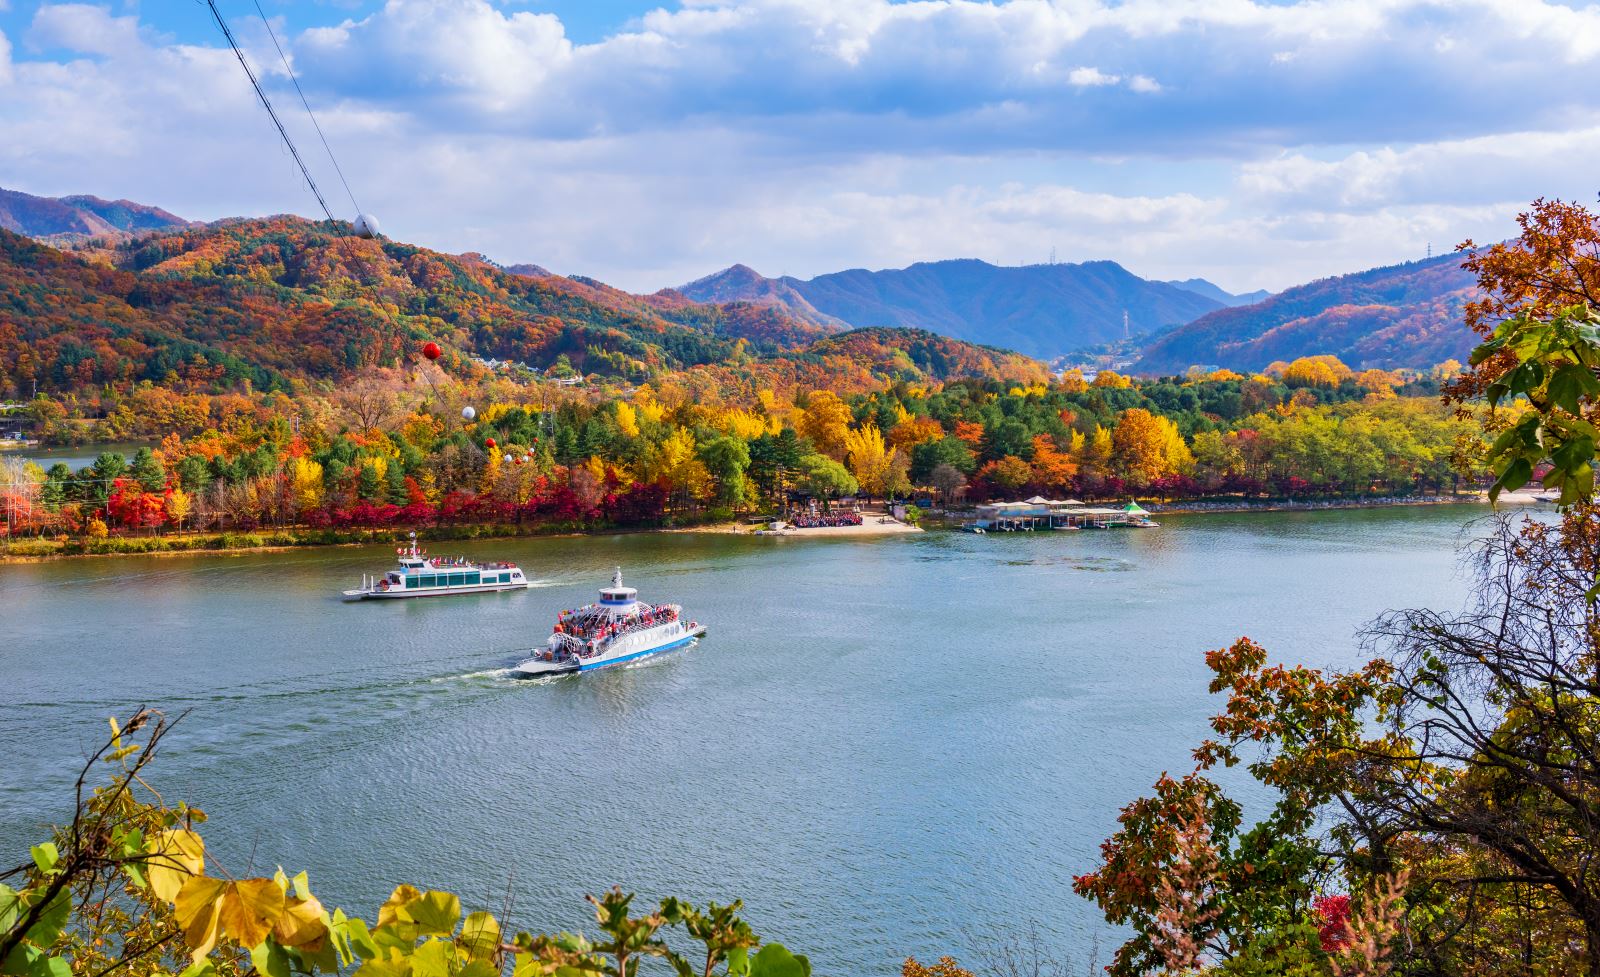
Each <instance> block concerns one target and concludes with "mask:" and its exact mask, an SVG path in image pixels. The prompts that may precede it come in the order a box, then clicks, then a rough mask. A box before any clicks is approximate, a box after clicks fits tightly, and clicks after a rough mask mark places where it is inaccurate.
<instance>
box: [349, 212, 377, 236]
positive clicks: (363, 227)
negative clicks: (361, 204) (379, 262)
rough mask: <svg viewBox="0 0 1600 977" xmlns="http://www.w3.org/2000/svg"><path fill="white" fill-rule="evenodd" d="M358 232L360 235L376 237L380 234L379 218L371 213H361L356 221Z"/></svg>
mask: <svg viewBox="0 0 1600 977" xmlns="http://www.w3.org/2000/svg"><path fill="white" fill-rule="evenodd" d="M355 229H356V234H357V235H358V236H360V237H365V238H374V237H377V236H378V233H379V232H378V219H377V218H376V217H374V216H372V215H371V214H359V215H357V216H356V222H355Z"/></svg>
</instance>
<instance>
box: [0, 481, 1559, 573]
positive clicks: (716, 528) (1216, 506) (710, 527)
mask: <svg viewBox="0 0 1600 977" xmlns="http://www.w3.org/2000/svg"><path fill="white" fill-rule="evenodd" d="M1488 504H1489V499H1488V494H1487V493H1485V492H1473V493H1464V494H1461V495H1456V496H1416V497H1403V496H1399V497H1390V498H1381V499H1331V500H1325V501H1320V502H1293V501H1289V500H1276V501H1269V500H1263V501H1261V502H1244V501H1238V502H1220V503H1209V504H1208V503H1187V504H1186V503H1175V504H1173V505H1171V506H1164V505H1163V506H1160V507H1159V508H1151V509H1150V514H1151V515H1152V516H1157V517H1159V516H1164V515H1174V516H1177V515H1211V514H1230V513H1252V512H1325V511H1329V510H1335V509H1389V508H1398V507H1402V506H1435V505H1488ZM1539 504H1547V503H1546V501H1545V500H1543V499H1539V498H1535V497H1534V496H1533V495H1532V494H1531V493H1525V492H1518V493H1511V492H1508V493H1506V494H1504V495H1502V496H1501V497H1500V501H1499V503H1498V505H1500V506H1523V505H1539ZM876 519H877V517H871V518H869V519H868V520H867V521H865V522H863V523H862V524H861V525H859V526H816V527H812V528H809V529H794V528H790V529H788V530H785V531H783V532H779V533H767V534H763V535H762V536H761V537H760V538H762V539H767V538H781V539H871V538H881V537H886V536H908V535H912V534H915V533H922V532H926V531H927V530H926V529H925V528H924V527H922V526H911V525H908V524H906V523H902V522H895V521H888V522H878V521H876ZM961 521H962V520H961V518H959V517H958V518H956V519H951V518H949V517H945V518H943V519H935V523H936V525H937V526H938V527H939V528H941V529H949V530H955V529H957V528H959V527H960V525H961ZM759 528H762V527H758V526H747V525H745V524H741V523H737V522H717V523H706V524H704V525H696V526H661V527H655V528H648V529H639V528H632V529H630V528H608V529H596V530H556V531H551V532H528V533H503V534H486V535H482V536H444V537H429V536H426V535H422V536H420V537H419V538H422V539H425V540H427V541H428V542H430V543H432V544H435V545H437V544H442V543H447V542H459V543H464V544H472V543H477V542H497V541H503V540H511V539H532V538H563V537H574V536H625V535H633V534H645V533H706V534H711V535H722V536H744V537H752V538H754V537H755V536H756V531H757V529H759ZM288 532H289V531H286V530H277V531H270V532H269V533H267V534H264V535H270V536H276V537H278V538H279V539H281V537H282V536H283V535H286V534H287V533H288ZM396 532H397V533H398V531H396ZM222 535H235V534H222ZM238 535H245V536H250V535H254V534H238ZM113 538H115V539H128V540H135V539H152V538H153V539H156V540H170V541H171V542H172V543H174V544H182V543H186V542H193V543H194V544H195V545H188V546H185V545H173V546H170V547H166V548H160V549H149V550H142V551H141V550H137V549H126V550H108V551H104V552H93V551H82V550H79V551H76V552H59V551H58V552H49V553H12V552H8V551H5V550H0V566H6V565H10V564H28V563H44V562H48V561H51V560H69V559H83V558H90V557H126V556H146V557H183V556H241V555H245V554H250V553H287V552H291V551H294V550H305V549H321V548H332V547H355V546H377V545H393V544H394V543H395V542H396V541H398V540H400V538H401V537H400V535H394V536H389V537H384V536H381V535H374V536H373V537H371V538H367V539H349V540H327V541H321V540H303V541H292V542H280V541H279V539H274V540H272V541H270V542H268V541H265V540H263V542H262V543H261V544H260V545H247V546H208V545H205V544H206V543H207V542H211V541H214V540H216V539H217V538H218V537H216V536H210V537H204V536H203V537H172V536H157V537H143V536H125V537H113ZM21 542H23V543H29V542H31V539H30V540H22V541H21ZM47 542H49V543H50V544H52V545H53V544H54V541H47ZM81 543H82V541H81V540H71V541H69V542H67V543H65V544H62V545H63V546H65V547H72V546H77V545H81Z"/></svg>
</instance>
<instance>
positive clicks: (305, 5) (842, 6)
mask: <svg viewBox="0 0 1600 977" xmlns="http://www.w3.org/2000/svg"><path fill="white" fill-rule="evenodd" d="M220 3H221V6H222V9H223V10H224V13H225V14H226V16H227V17H228V18H229V20H230V23H231V24H232V25H233V27H234V28H235V31H236V33H238V35H239V36H240V37H241V39H242V40H243V41H244V43H245V45H246V49H247V55H248V56H249V58H250V59H251V61H252V64H254V65H255V66H256V67H257V68H258V70H260V71H261V72H262V74H263V77H264V78H265V79H266V81H267V84H268V86H269V88H270V90H271V92H272V95H273V97H274V100H275V101H276V102H277V104H278V106H279V108H280V110H281V111H282V112H283V114H284V116H285V118H286V121H288V123H289V124H290V126H291V128H292V129H293V130H294V133H295V135H296V138H297V141H298V142H299V144H300V147H301V149H302V150H303V151H304V152H305V153H306V155H307V157H308V159H309V160H310V161H311V164H312V166H313V169H314V170H315V172H316V175H317V179H318V182H319V184H320V185H321V186H322V188H323V190H324V192H325V194H326V195H327V196H328V197H329V198H330V202H333V203H334V204H335V210H336V212H337V213H340V214H341V215H343V214H344V212H345V211H348V210H350V209H352V208H351V206H350V204H349V202H348V200H347V199H345V196H344V194H343V192H342V190H341V189H340V188H339V186H338V183H337V180H336V179H335V177H334V175H333V170H332V166H331V165H330V164H329V162H328V160H327V159H326V157H325V156H323V155H322V153H321V150H320V146H318V145H317V143H316V141H315V138H314V135H313V134H312V133H311V132H310V129H309V123H308V122H307V121H306V120H305V116H304V113H303V112H302V111H300V110H299V107H298V104H297V103H296V101H295V99H294V96H293V92H292V89H290V88H289V87H288V79H287V76H286V73H285V72H284V71H283V69H282V66H281V65H280V64H278V62H277V56H276V53H275V52H274V51H273V50H272V47H271V44H270V41H269V40H268V38H267V35H266V32H265V30H264V28H263V26H262V24H261V22H260V20H259V18H258V17H257V15H256V8H255V5H254V0H220ZM261 5H262V7H263V8H264V10H265V11H266V13H267V15H268V17H269V18H271V20H272V23H273V25H274V28H275V30H276V31H277V32H278V35H279V37H280V39H281V40H282V41H283V42H284V45H285V47H286V48H287V50H288V52H289V55H290V58H291V61H292V64H293V66H294V69H295V71H296V73H297V74H298V75H299V77H300V80H301V83H302V85H303V86H304V88H305V90H306V92H307V95H308V96H309V98H310V99H311V102H312V105H313V107H314V108H315V109H316V110H317V113H318V117H319V119H320V120H321V122H322V125H323V129H324V130H325V131H326V133H327V135H328V138H329V141H330V142H331V144H332V145H333V147H334V149H335V151H336V152H337V154H338V156H339V160H340V163H341V165H342V167H343V169H344V171H345V173H346V175H347V176H349V178H350V183H351V188H352V190H353V192H354V194H355V196H356V198H357V199H358V200H359V201H360V202H361V205H362V207H363V208H364V209H366V210H368V211H370V212H372V213H374V214H376V215H377V216H378V217H379V219H380V220H381V221H382V223H383V226H384V229H385V230H386V231H387V232H388V233H390V234H391V235H393V236H394V237H396V238H399V239H401V240H406V241H412V242H416V243H420V244H425V245H428V246H431V247H436V248H440V249H443V250H449V251H466V250H477V251H482V252H484V253H486V254H488V255H490V256H491V257H494V258H496V259H498V260H501V261H504V262H519V261H532V262H537V263H539V264H542V265H545V266H547V267H550V268H552V269H553V270H556V271H561V272H566V273H582V274H587V275H592V276H594V277H597V278H601V279H604V280H606V281H610V282H613V283H615V284H618V285H620V286H623V287H626V288H631V289H635V290H653V289H655V288H659V287H663V286H667V285H672V284H677V283H680V282H683V281H686V280H688V279H691V278H694V277H698V276H700V275H703V274H706V273H709V272H711V271H714V270H716V269H717V268H720V267H722V266H725V265H727V264H730V263H732V262H735V261H742V262H745V263H747V264H750V265H752V266H753V267H755V268H756V269H757V270H759V271H762V272H763V273H766V274H769V275H776V274H784V273H788V274H796V275H801V276H809V275H814V274H818V273H822V272H827V271H833V270H838V269H841V268H846V267H859V266H865V267H889V266H899V265H904V264H907V263H910V262H912V261H917V260H928V259H937V258H946V257H979V258H985V259H987V260H990V261H995V262H998V263H1031V262H1037V261H1043V260H1045V259H1046V258H1047V257H1048V256H1049V254H1050V251H1051V249H1052V248H1054V249H1055V250H1056V252H1057V254H1058V255H1059V256H1060V258H1061V260H1068V261H1076V260H1089V259H1096V258H1112V259H1115V260H1118V261H1121V262H1122V263H1123V264H1125V265H1127V266H1128V267H1129V268H1131V269H1132V270H1134V271H1135V272H1137V273H1139V274H1143V275H1147V276H1150V277H1162V278H1177V277H1189V276H1191V275H1202V276H1205V277H1207V278H1211V279H1212V280H1214V281H1217V282H1218V283H1220V284H1222V285H1223V286H1224V287H1227V288H1232V289H1234V290H1238V291H1244V290H1248V289H1253V288H1257V287H1267V288H1279V287H1283V286H1286V285H1289V284H1293V283H1296V282H1299V281H1304V280H1307V279H1310V278H1314V277H1319V276H1323V275H1329V274H1337V273H1340V272H1344V271H1351V270H1356V269H1359V268H1364V267H1369V266H1371V265H1374V264H1380V263H1388V262H1392V261H1400V260H1406V259H1409V258H1415V257H1420V256H1421V255H1422V254H1423V253H1424V251H1425V249H1426V248H1427V247H1428V246H1429V245H1430V244H1432V246H1433V247H1434V248H1435V249H1441V248H1446V247H1449V246H1452V245H1454V244H1455V243H1457V242H1458V241H1459V240H1461V239H1462V238H1464V237H1468V236H1472V237H1476V238H1479V239H1484V238H1494V237H1497V236H1501V235H1505V234H1507V233H1509V232H1510V230H1511V228H1512V226H1513V218H1514V216H1515V213H1516V211H1517V209H1518V208H1520V207H1522V206H1525V205H1526V204H1527V202H1528V201H1529V200H1531V199H1532V198H1534V197H1536V196H1541V195H1542V196H1562V197H1567V198H1569V199H1579V200H1583V201H1585V202H1591V201H1593V200H1594V196H1595V191H1596V189H1597V187H1596V184H1597V182H1600V181H1597V179H1596V177H1595V176H1594V168H1593V165H1592V160H1594V159H1595V158H1597V156H1600V86H1595V85H1592V84H1588V83H1587V81H1586V80H1587V79H1592V78H1595V77H1600V70H1597V69H1600V9H1597V8H1596V6H1595V5H1593V4H1585V3H1558V2H1554V0H1280V2H1271V3H1268V2H1252V0H995V2H977V0H899V2H890V0H684V2H674V3H666V4H647V3H639V2H624V0H587V2H576V0H524V2H495V0H300V2H296V0H261ZM220 45H221V39H220V37H219V36H218V35H217V33H216V31H215V30H214V29H213V28H212V27H211V26H210V23H209V19H208V14H207V13H206V11H205V8H204V7H203V6H202V5H201V4H200V3H198V2H197V0H141V2H134V0H107V2H102V3H98V4H97V3H53V2H39V0H0V186H5V187H10V188H16V189H22V190H27V191H29V192H33V193H43V194H52V195H54V194H65V193H94V194H98V195H101V196H109V197H127V198H131V199H135V200H140V201H144V202H148V203H154V204H158V205H161V206H164V207H166V208H168V209H170V210H172V211H174V212H176V213H179V214H182V215H184V216H188V217H193V218H197V219H213V218H217V217H224V216H231V215H237V214H264V213H278V212H286V211H287V212H295V213H301V214H312V213H313V212H314V211H315V207H316V205H315V201H314V200H313V199H312V198H311V196H310V194H309V193H308V192H307V190H306V188H305V187H304V186H302V184H301V180H300V178H299V176H298V175H297V173H296V172H295V171H294V169H293V167H292V164H291V163H290V161H289V160H288V158H287V157H286V156H285V155H284V153H283V152H282V150H281V149H280V147H279V146H278V145H277V142H276V135H275V133H274V132H273V131H272V129H271V128H270V125H269V123H268V122H267V119H266V117H265V115H264V114H263V113H262V111H261V110H260V108H259V107H258V106H256V105H255V104H254V102H253V96H252V94H251V92H250V91H249V89H248V87H247V86H246V84H245V82H244V79H243V75H242V74H241V73H240V71H239V68H238V65H237V64H236V63H234V62H233V60H232V55H231V54H230V53H229V52H228V51H227V50H226V48H225V47H222V46H220Z"/></svg>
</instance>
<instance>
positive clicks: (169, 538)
mask: <svg viewBox="0 0 1600 977" xmlns="http://www.w3.org/2000/svg"><path fill="white" fill-rule="evenodd" d="M716 522H717V521H716V520H707V521H706V522H704V523H696V522H693V521H679V522H678V523H676V524H675V525H674V526H671V527H661V528H662V529H665V530H672V529H686V528H694V527H696V526H701V525H706V526H710V525H715V524H716ZM638 531H639V530H638V529H637V527H619V526H595V525H591V524H584V523H547V524H544V525H540V526H537V527H530V526H516V525H511V524H503V525H502V524H484V525H467V526H431V527H428V528H427V529H426V530H419V531H418V534H417V535H418V537H419V538H420V539H422V540H424V541H425V542H428V543H435V542H439V541H444V540H472V539H510V538H515V537H520V536H570V535H574V534H579V533H626V532H638ZM647 531H652V530H647ZM409 532H410V530H409V529H313V528H309V527H290V528H285V529H263V530H257V531H254V532H229V533H166V534H163V535H160V536H103V537H99V538H93V537H83V536H51V537H26V538H19V539H10V540H0V563H22V562H30V561H33V560H49V559H56V558H60V557H70V556H161V555H183V554H190V553H193V554H199V553H248V552H251V551H259V550H281V549H293V548H298V547H307V546H359V545H363V544H368V543H389V544H398V543H401V542H404V541H405V540H406V539H407V538H408V533H409Z"/></svg>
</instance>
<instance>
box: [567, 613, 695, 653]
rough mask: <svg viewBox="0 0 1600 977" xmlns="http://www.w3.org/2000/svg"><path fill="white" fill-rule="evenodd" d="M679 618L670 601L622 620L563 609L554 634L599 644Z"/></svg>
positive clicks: (595, 644)
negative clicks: (590, 615) (597, 617)
mask: <svg viewBox="0 0 1600 977" xmlns="http://www.w3.org/2000/svg"><path fill="white" fill-rule="evenodd" d="M677 619H678V611H677V609H676V608H674V607H672V606H671V605H669V604H659V605H657V606H655V607H650V608H646V609H645V610H643V611H641V612H639V613H638V614H635V615H633V616H631V617H626V618H622V619H620V620H619V619H612V618H601V619H599V620H595V619H593V618H592V617H589V616H586V615H584V614H582V613H581V612H579V611H562V612H561V617H560V619H559V620H558V621H557V622H556V629H555V630H556V634H564V635H567V636H569V637H571V638H575V639H577V640H578V641H584V642H589V643H590V644H591V645H594V646H598V645H602V644H605V643H606V642H608V641H610V640H611V639H612V638H615V637H617V636H618V635H622V634H627V633H629V632H630V631H643V630H644V629H646V628H653V627H655V626H657V625H660V624H670V623H672V622H673V621H676V620H677Z"/></svg>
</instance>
